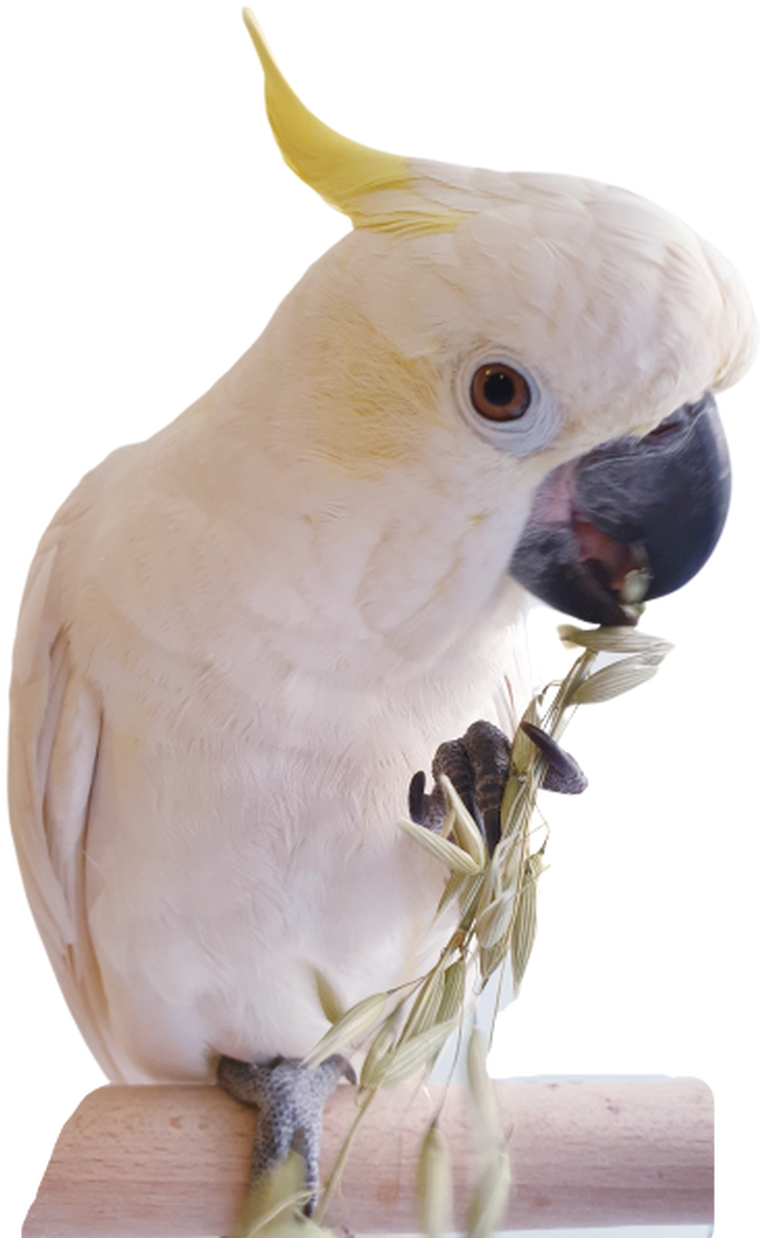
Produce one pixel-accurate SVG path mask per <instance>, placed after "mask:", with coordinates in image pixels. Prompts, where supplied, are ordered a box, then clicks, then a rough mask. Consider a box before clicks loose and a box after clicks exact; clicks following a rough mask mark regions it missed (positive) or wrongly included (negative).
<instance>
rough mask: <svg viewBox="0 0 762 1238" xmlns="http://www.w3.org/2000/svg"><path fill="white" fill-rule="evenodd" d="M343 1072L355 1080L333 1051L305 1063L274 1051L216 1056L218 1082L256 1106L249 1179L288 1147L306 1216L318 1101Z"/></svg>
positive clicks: (316, 1165) (315, 1174)
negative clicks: (297, 1168) (269, 1055)
mask: <svg viewBox="0 0 762 1238" xmlns="http://www.w3.org/2000/svg"><path fill="white" fill-rule="evenodd" d="M342 1076H344V1077H345V1078H347V1079H349V1081H350V1083H356V1079H355V1073H354V1071H353V1070H352V1067H351V1066H350V1065H349V1062H348V1061H347V1060H346V1058H344V1057H342V1056H341V1055H340V1054H338V1053H334V1054H332V1055H331V1057H329V1058H326V1060H325V1061H324V1062H321V1063H320V1065H319V1066H315V1067H314V1068H312V1069H310V1068H308V1067H306V1066H303V1065H302V1063H301V1062H300V1061H299V1060H298V1059H296V1058H285V1057H277V1058H274V1059H273V1061H271V1062H268V1063H267V1064H261V1063H257V1062H241V1061H239V1060H238V1059H236V1058H232V1057H224V1056H223V1057H221V1058H220V1061H219V1065H218V1067H217V1082H218V1083H219V1085H220V1087H222V1088H224V1090H225V1091H226V1092H227V1093H228V1094H229V1095H230V1096H232V1097H233V1099H234V1100H237V1101H239V1102H240V1103H241V1104H243V1105H249V1106H250V1107H251V1108H254V1109H256V1110H257V1112H258V1114H259V1120H258V1122H257V1132H256V1137H255V1142H254V1148H253V1150H252V1155H251V1177H252V1181H256V1179H258V1178H260V1177H262V1176H263V1175H264V1174H266V1173H267V1172H268V1171H269V1170H270V1169H272V1168H274V1166H275V1165H276V1164H277V1163H278V1161H281V1160H283V1159H284V1157H286V1156H287V1155H288V1153H289V1152H290V1151H291V1149H292V1148H293V1149H294V1151H296V1152H298V1153H299V1155H300V1156H301V1157H302V1158H303V1160H304V1177H305V1186H306V1189H307V1190H308V1191H309V1192H310V1199H309V1200H308V1202H307V1203H306V1204H305V1207H304V1211H305V1213H306V1215H307V1216H311V1214H312V1211H313V1209H314V1207H315V1203H316V1201H317V1193H318V1186H319V1182H320V1137H321V1134H322V1119H323V1107H324V1105H325V1102H326V1101H327V1100H328V1097H329V1096H330V1095H331V1094H332V1093H333V1092H334V1091H335V1089H336V1087H337V1085H338V1082H339V1079H340V1078H341V1077H342Z"/></svg>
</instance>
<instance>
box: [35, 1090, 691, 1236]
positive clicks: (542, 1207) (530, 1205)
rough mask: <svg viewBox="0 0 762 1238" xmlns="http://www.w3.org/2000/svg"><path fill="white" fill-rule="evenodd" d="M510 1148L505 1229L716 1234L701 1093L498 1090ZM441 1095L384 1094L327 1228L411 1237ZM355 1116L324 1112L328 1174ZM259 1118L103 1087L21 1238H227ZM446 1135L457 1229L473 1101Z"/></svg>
mask: <svg viewBox="0 0 762 1238" xmlns="http://www.w3.org/2000/svg"><path fill="white" fill-rule="evenodd" d="M496 1086H497V1090H498V1095H499V1099H500V1104H501V1107H502V1110H503V1113H504V1115H505V1120H506V1125H508V1126H511V1127H512V1129H513V1133H512V1135H511V1140H510V1155H511V1165H512V1171H513V1188H512V1193H511V1202H510V1209H509V1215H508V1217H507V1218H506V1227H507V1228H513V1229H522V1228H547V1229H552V1228H555V1227H562V1226H570V1227H574V1226H582V1225H591V1226H595V1225H599V1226H601V1225H636V1224H641V1225H648V1224H658V1223H662V1224H674V1225H677V1224H689V1223H699V1222H708V1221H710V1220H711V1216H712V1188H713V1172H712V1160H713V1123H712V1110H713V1105H712V1095H711V1092H710V1091H709V1088H708V1087H707V1086H706V1084H704V1083H702V1082H701V1081H699V1080H696V1079H650V1078H649V1079H630V1078H625V1079H619V1078H612V1079H602V1078H594V1079H581V1080H567V1079H559V1080H548V1079H536V1080H516V1081H505V1082H500V1083H498V1084H497V1085H496ZM440 1096H441V1088H440V1087H434V1086H432V1087H429V1088H414V1087H410V1086H402V1087H400V1088H398V1089H397V1090H396V1091H394V1092H390V1093H388V1094H386V1093H382V1094H379V1096H378V1098H377V1099H376V1101H375V1103H374V1104H373V1105H372V1106H371V1109H370V1111H369V1114H368V1116H367V1117H366V1120H365V1123H364V1125H363V1126H362V1127H361V1130H360V1133H359V1135H358V1138H357V1142H356V1145H355V1147H354V1150H353V1152H352V1154H351V1156H350V1160H349V1163H348V1165H347V1169H346V1172H345V1175H344V1181H343V1186H342V1189H341V1191H340V1193H339V1196H338V1197H337V1199H336V1200H335V1202H334V1205H333V1208H332V1215H331V1217H330V1218H329V1220H330V1221H331V1222H332V1223H333V1224H335V1225H341V1224H345V1225H347V1226H348V1227H349V1228H350V1229H351V1230H353V1231H354V1232H358V1231H360V1232H364V1233H372V1232H385V1233H400V1232H408V1233H409V1232H411V1231H414V1230H415V1229H416V1228H417V1225H418V1218H417V1200H416V1168H417V1160H418V1150H419V1147H420V1141H421V1138H422V1135H423V1133H424V1131H425V1129H426V1127H427V1125H428V1123H429V1121H430V1119H431V1116H432V1114H433V1112H434V1111H435V1109H436V1106H437V1103H438V1101H439V1098H440ZM354 1113H355V1097H354V1090H353V1089H352V1088H349V1087H342V1088H340V1090H339V1092H338V1093H337V1094H336V1095H335V1096H334V1097H333V1098H332V1100H331V1101H330V1102H329V1104H328V1107H327V1109H326V1121H325V1135H324V1143H323V1170H324V1173H326V1174H327V1173H328V1171H329V1169H330V1167H331V1164H332V1162H333V1160H334V1158H335V1156H336V1153H337V1150H338V1148H339V1146H340V1144H341V1141H342V1139H343V1136H344V1134H345V1132H346V1130H347V1128H348V1126H349V1124H350V1122H351V1120H352V1117H353V1115H354ZM255 1121H256V1117H255V1115H254V1114H253V1113H252V1112H251V1111H249V1110H246V1109H244V1108H242V1107H241V1106H239V1105H237V1104H236V1103H235V1102H234V1101H232V1100H230V1099H229V1098H228V1097H227V1096H225V1095H223V1094H222V1093H221V1092H219V1091H218V1090H217V1089H216V1088H213V1087H118V1086H111V1087H104V1088H99V1089H98V1091H96V1092H92V1093H91V1094H90V1095H89V1096H87V1097H86V1098H85V1100H84V1101H83V1102H82V1104H81V1105H80V1106H79V1108H78V1109H77V1111H76V1112H75V1113H74V1114H73V1116H72V1117H71V1118H70V1119H69V1121H68V1122H67V1123H66V1125H65V1127H64V1129H63V1131H62V1132H61V1135H60V1137H59V1139H58V1142H57V1144H56V1147H55V1150H54V1152H53V1156H52V1158H51V1161H50V1164H49V1166H48V1169H47V1172H46V1173H45V1176H44V1178H43V1181H42V1183H41V1185H40V1189H39V1192H38V1195H37V1198H36V1200H35V1202H34V1204H33V1205H32V1208H31V1210H30V1212H29V1215H28V1217H27V1220H26V1224H25V1226H24V1230H23V1236H24V1238H133V1236H134V1238H138V1236H141V1238H170V1236H174V1238H208V1236H211V1235H221V1234H225V1233H227V1232H228V1231H229V1230H230V1228H231V1226H232V1224H233V1222H234V1220H235V1217H236V1215H237V1212H238V1210H239V1208H240V1206H241V1203H242V1201H243V1198H244V1193H245V1189H246V1180H247V1172H248V1159H249V1151H250V1147H251V1141H252V1133H253V1130H254V1123H255ZM441 1129H442V1131H443V1133H444V1135H445V1138H446V1139H447V1141H448V1144H449V1147H450V1152H451V1156H452V1160H453V1172H454V1181H455V1195H456V1220H457V1218H458V1213H459V1212H460V1213H461V1215H462V1207H463V1204H464V1202H465V1199H466V1197H467V1194H468V1192H469V1190H470V1188H471V1186H472V1185H473V1182H474V1180H475V1178H476V1176H477V1174H478V1163H477V1161H476V1158H475V1152H474V1148H473V1138H472V1133H471V1126H470V1122H469V1110H468V1096H467V1092H466V1089H465V1088H464V1087H461V1086H458V1085H453V1086H451V1087H450V1089H449V1094H448V1097H447V1103H446V1105H445V1109H444V1113H443V1116H442V1122H441Z"/></svg>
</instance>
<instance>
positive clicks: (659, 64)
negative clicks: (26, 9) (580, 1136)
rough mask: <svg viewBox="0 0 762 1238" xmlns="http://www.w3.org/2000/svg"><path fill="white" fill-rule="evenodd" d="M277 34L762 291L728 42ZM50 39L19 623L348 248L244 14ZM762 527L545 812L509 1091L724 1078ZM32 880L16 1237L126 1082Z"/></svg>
mask: <svg viewBox="0 0 762 1238" xmlns="http://www.w3.org/2000/svg"><path fill="white" fill-rule="evenodd" d="M262 2H263V0H262ZM496 12H497V11H496ZM183 14H186V15H187V16H186V17H183ZM93 17H94V21H95V24H94V25H92V20H93ZM263 19H265V21H266V22H267V25H268V28H270V31H271V35H272V37H273V41H275V42H276V46H277V47H278V51H280V52H281V54H282V58H283V61H285V63H286V66H287V67H288V69H289V72H291V74H292V77H293V78H294V80H296V82H297V83H298V85H299V88H301V89H302V92H303V93H304V95H306V98H307V99H308V100H309V102H310V103H312V104H313V105H314V106H315V108H317V109H318V110H320V111H322V113H323V114H324V115H327V116H328V118H329V119H332V120H333V121H335V123H336V124H339V125H341V126H343V128H345V129H348V130H350V131H353V132H356V134H357V135H360V136H362V137H365V139H369V140H375V141H379V142H382V144H385V145H390V146H401V147H403V149H411V150H418V151H428V152H434V154H438V155H445V156H452V157H458V158H468V160H471V161H484V162H492V163H521V162H522V161H526V162H527V163H531V165H537V166H560V167H567V168H576V170H584V171H588V172H595V173H600V175H604V176H609V177H611V178H615V180H621V181H623V182H626V183H630V184H633V186H636V187H638V188H641V189H643V191H646V192H649V193H652V194H653V196H654V197H657V198H659V199H661V201H663V202H667V203H668V204H669V206H670V207H673V208H674V209H675V210H677V212H679V213H680V214H684V215H687V217H688V218H689V219H690V220H693V222H694V223H696V224H698V225H699V227H700V228H701V229H703V230H704V232H706V233H708V234H709V235H710V236H714V238H716V239H717V241H719V243H720V244H721V245H722V246H724V248H725V249H726V250H729V251H730V253H731V254H732V255H734V256H735V258H737V259H738V261H741V264H742V265H743V267H745V270H746V274H747V276H748V280H750V284H751V286H752V287H755V286H756V287H757V288H760V287H762V275H761V272H760V270H758V267H760V249H758V244H757V241H756V227H757V208H756V202H755V189H753V188H752V186H753V183H755V178H756V172H755V171H753V168H751V170H750V168H747V163H746V145H745V144H746V139H745V128H743V124H742V123H741V120H742V114H743V106H742V102H740V98H738V89H740V87H738V79H740V77H741V76H742V74H741V69H740V67H738V62H737V61H736V62H735V63H734V72H732V77H731V78H727V79H726V78H724V77H722V72H721V66H722V52H724V47H722V35H721V33H719V35H717V36H716V41H717V42H716V47H715V56H716V63H717V66H719V68H717V77H716V80H714V83H713V84H711V85H710V84H709V83H708V80H706V79H705V78H704V79H703V80H699V79H698V78H696V76H695V74H691V73H690V72H689V68H690V66H687V64H685V63H684V62H683V63H682V71H680V72H679V73H675V72H674V67H675V66H674V61H670V59H669V53H668V48H667V47H664V46H662V47H654V46H653V45H652V42H651V41H649V40H648V38H647V35H646V32H638V31H632V47H631V48H630V52H633V51H635V48H636V47H637V46H638V43H640V40H642V45H641V46H642V50H643V54H642V57H641V58H640V59H638V61H637V62H636V61H635V59H633V61H632V63H631V62H630V59H628V57H627V56H626V54H622V47H621V43H620V41H617V45H616V47H614V46H611V47H607V45H606V42H605V40H604V43H602V45H600V42H599V46H600V47H602V51H601V52H600V54H596V56H595V57H593V56H591V54H590V53H589V52H588V51H586V47H588V45H586V41H585V31H584V28H581V27H580V26H579V24H576V25H574V26H572V25H569V26H563V25H562V24H560V20H558V21H557V20H555V19H554V21H555V26H554V28H553V30H552V31H548V30H546V28H543V27H544V25H547V24H546V22H541V21H539V20H538V21H536V22H533V21H532V20H528V21H526V22H524V24H523V25H517V24H516V20H515V17H513V15H511V16H508V15H507V14H506V12H505V11H503V10H502V9H501V10H500V11H499V15H495V14H494V12H492V11H491V10H489V9H485V7H484V6H481V7H479V6H476V7H473V9H468V10H463V12H461V14H459V15H458V17H456V19H448V17H444V16H442V15H438V10H435V9H433V7H430V6H428V5H427V6H418V7H417V6H414V5H405V6H396V5H390V6H386V7H385V9H383V16H382V20H377V21H375V24H372V25H371V24H369V25H364V26H362V28H361V30H360V28H354V27H353V24H351V21H350V19H348V17H345V16H344V15H343V14H340V12H336V14H330V12H328V11H327V10H324V9H318V7H315V9H314V10H313V11H307V10H306V9H304V7H303V6H299V9H298V16H297V15H296V10H294V11H293V12H289V6H288V5H280V6H275V5H272V4H270V5H268V6H267V7H265V10H263ZM372 20H374V19H369V22H371V21H372ZM37 22H38V19H36V17H35V19H33V24H32V19H31V17H30V26H28V28H26V30H25V32H24V36H22V37H21V38H20V41H19V46H17V48H16V56H17V57H19V61H20V64H21V68H22V78H24V82H25V85H24V87H22V88H20V93H19V105H17V115H16V118H15V121H16V128H15V144H14V147H12V158H14V160H15V161H16V166H17V168H19V172H17V176H15V178H14V183H12V189H11V199H12V201H11V207H12V208H14V213H15V218H16V224H15V228H14V234H12V236H14V241H15V243H16V244H15V245H14V246H12V250H14V258H12V261H14V262H17V280H16V282H15V285H14V292H12V317H14V324H12V335H11V339H12V342H14V343H12V348H14V355H12V359H11V365H10V368H9V371H7V387H6V390H7V391H9V392H10V395H11V401H10V417H9V418H7V422H6V423H7V426H9V435H10V436H11V447H12V449H11V453H10V454H9V453H6V478H7V483H9V489H7V493H6V531H7V540H6V545H5V553H4V577H5V583H6V591H7V604H6V608H5V614H6V615H7V624H9V626H10V623H11V617H12V607H14V597H15V592H16V588H17V581H19V578H20V576H21V572H22V569H24V565H25V561H26V557H27V555H28V551H30V548H31V545H32V541H33V539H35V536H36V534H37V531H38V529H40V526H41V525H42V522H43V521H45V519H46V516H47V514H48V511H49V510H51V508H52V506H53V504H54V503H56V501H57V499H58V498H59V496H61V494H62V493H63V491H64V490H66V489H67V488H68V485H69V484H71V483H72V480H73V479H74V478H75V477H77V474H78V473H79V472H80V470H82V469H83V468H84V467H87V465H88V464H89V463H90V462H92V461H94V459H95V458H96V457H98V456H100V454H101V453H103V451H105V449H106V448H108V447H109V444H111V443H113V442H116V441H120V439H124V438H134V437H137V436H140V435H143V433H146V432H147V431H148V430H151V428H152V427H153V426H156V425H157V423H158V422H161V421H163V420H165V418H166V417H168V416H169V415H171V413H172V412H173V411H174V410H176V409H178V407H179V406H181V405H182V404H183V402H186V401H187V400H188V399H189V397H191V396H192V395H193V394H194V392H197V391H198V390H199V389H200V387H202V386H203V385H204V384H207V383H208V381H209V380H210V379H212V378H213V375H214V374H215V373H216V371H219V369H220V368H221V366H223V365H225V363H226V361H229V360H230V358H231V357H233V355H235V353H236V352H238V350H239V349H240V348H241V347H242V345H244V344H245V343H246V340H247V339H249V338H250V337H251V335H252V334H254V333H255V332H256V329H257V327H259V326H260V323H261V322H262V319H263V317H265V314H266V313H267V311H268V308H270V307H271V305H272V302H273V301H275V300H276V297H277V296H278V295H280V293H281V292H282V291H283V288H285V287H286V286H287V285H288V284H289V281H291V280H292V279H293V277H294V276H296V275H297V272H298V271H299V269H301V267H302V266H303V265H304V264H306V262H307V261H308V260H309V259H310V258H312V256H313V255H314V254H315V253H317V251H318V250H319V249H320V248H322V246H323V245H325V244H327V243H328V241H329V240H330V239H332V238H333V236H335V235H336V234H338V233H340V232H341V230H343V229H344V227H345V225H344V223H343V222H341V220H339V219H336V218H335V217H333V215H332V214H329V213H328V212H327V210H324V209H322V208H320V206H319V204H318V203H317V202H315V199H314V198H312V197H310V196H309V194H307V193H306V192H304V191H303V189H302V188H299V187H298V186H297V184H296V182H294V181H292V180H291V177H289V176H287V175H286V173H285V172H283V170H282V168H281V167H280V166H278V163H277V161H276V158H275V156H273V154H272V150H271V147H270V145H268V140H267V136H266V134H265V130H263V126H262V123H261V119H260V113H259V104H257V79H256V72H255V68H254V64H252V62H251V58H250V53H249V51H247V48H246V45H245V42H244V38H242V35H241V32H240V28H239V26H238V22H236V15H235V6H231V5H209V6H189V7H188V9H187V10H186V9H183V7H182V6H177V5H172V6H169V7H167V9H161V10H157V11H152V12H151V14H150V17H146V15H145V14H141V11H140V10H130V9H129V7H125V9H120V10H119V11H118V10H108V9H106V10H103V11H100V12H98V14H95V11H94V10H90V16H89V17H88V19H87V21H85V19H84V17H83V16H82V15H80V14H78V12H75V11H72V10H67V11H66V14H64V11H63V10H52V11H49V12H48V19H47V22H46V24H45V25H42V24H37ZM734 54H735V53H734ZM710 132H711V134H713V135H714V136H713V137H711V140H710V137H709V135H710ZM758 390H760V386H758V379H757V380H756V381H753V383H751V384H748V385H747V386H746V387H743V389H742V390H741V391H740V392H737V394H736V395H735V396H732V397H730V399H729V400H727V402H726V410H727V416H729V421H730V425H731V430H732V436H734V441H735V444H736V449H737V454H738V457H740V459H741V462H743V461H746V462H750V459H751V449H750V444H748V443H746V442H745V439H746V438H747V437H748V431H747V426H748V423H750V420H752V410H753V409H756V402H758V399H760V396H758ZM747 467H748V463H747ZM742 494H743V491H742ZM747 495H748V490H746V496H747ZM750 519H751V517H750V515H748V499H747V500H746V504H745V503H743V499H742V500H741V505H740V508H738V513H737V516H736V520H735V524H734V529H732V534H731V536H730V541H729V543H727V546H726V547H724V548H722V551H721V553H720V555H719V557H717V561H716V562H715V563H714V565H713V566H711V567H710V568H709V571H708V573H706V574H705V577H703V578H701V579H700V581H699V582H698V583H696V584H694V586H693V587H691V589H689V591H688V592H687V593H685V594H684V595H683V597H678V598H674V599H670V600H669V602H666V603H663V604H659V605H658V607H656V608H653V610H652V612H651V614H649V618H648V619H647V621H646V624H647V625H648V626H651V628H653V629H656V630H659V631H664V633H667V634H669V635H672V636H674V638H675V639H678V640H679V641H682V645H683V647H682V650H680V651H679V654H678V655H677V656H675V657H674V659H673V660H672V661H670V662H669V665H668V667H667V670H666V672H664V675H663V676H662V678H661V680H659V681H658V683H656V685H653V686H651V687H649V688H647V690H646V691H644V692H641V693H638V695H636V696H635V697H633V698H631V699H628V701H626V702H622V703H620V704H616V706H612V707H609V708H607V709H599V711H594V712H590V713H588V714H585V716H584V717H583V718H581V719H580V721H579V722H578V723H576V725H575V728H574V730H573V732H572V734H570V737H569V743H570V745H572V747H573V748H574V749H575V750H576V751H578V753H579V754H580V756H581V759H583V761H584V763H585V765H586V768H588V769H589V771H590V773H591V775H593V777H594V780H595V785H594V789H593V790H591V791H590V794H589V795H588V797H586V799H585V800H583V801H581V802H578V803H562V802H558V801H549V802H548V805H547V807H548V811H549V813H550V816H552V817H553V818H554V822H555V827H557V841H555V844H554V860H555V863H557V865H558V868H557V870H555V872H554V873H553V874H552V875H550V877H549V879H548V881H547V901H546V916H544V937H543V941H542V946H541V948H539V953H538V956H537V962H536V966H534V968H533V972H532V976H531V979H529V985H528V990H527V998H526V999H524V1000H522V1002H521V1003H520V1004H518V1005H517V1006H516V1008H515V1009H513V1010H512V1011H511V1014H510V1016H508V1018H507V1019H506V1020H503V1025H502V1032H501V1040H500V1045H499V1049H497V1054H496V1056H495V1060H494V1066H495V1067H496V1068H500V1070H503V1071H507V1070H531V1068H534V1067H542V1066H546V1067H563V1066H574V1067H578V1068H579V1067H590V1068H605V1067H609V1068H617V1067H667V1068H674V1070H696V1071H701V1072H703V1073H705V1075H708V1076H709V1077H710V1078H711V1080H713V1082H715V1083H719V1078H720V1072H721V1065H722V1063H721V1061H720V1060H719V1058H717V1056H716V1049H715V1041H716V1031H715V1026H716V1019H717V1006H719V1004H720V1003H721V1000H722V997H724V968H725V966H726V962H727V958H729V954H730V950H731V948H732V947H731V941H732V938H731V936H730V933H729V929H730V924H731V920H732V916H731V914H730V912H729V911H727V910H725V911H722V909H721V903H722V901H725V900H729V898H730V896H731V893H732V886H731V880H734V879H735V872H736V865H735V863H734V864H731V862H730V857H729V851H730V848H729V842H730V838H731V837H732V834H734V832H735V829H737V825H736V821H735V817H734V816H732V803H734V799H732V797H734V795H735V794H736V786H735V782H736V780H737V771H736V769H735V766H734V764H732V761H731V760H730V754H731V751H732V748H734V744H735V743H736V738H735V730H736V727H737V724H736V722H735V721H734V719H735V717H736V711H737V709H738V706H740V701H741V697H742V683H741V680H740V678H738V671H740V667H741V657H742V652H741V651H742V645H743V643H745V641H746V639H747V626H748V624H750V619H751V615H752V613H751V610H750V607H748V599H747V597H746V594H745V588H743V586H745V578H743V567H745V562H743V558H742V551H741V547H742V537H743V530H745V527H746V529H747V530H748V521H750ZM549 625H550V619H549V618H548V617H538V619H537V620H536V623H534V635H536V643H537V649H538V654H539V659H541V661H542V662H543V665H544V667H546V672H547V673H552V672H554V671H558V670H560V669H562V666H563V665H564V657H563V655H560V654H559V651H558V650H557V649H554V646H553V645H552V641H550V638H549V635H548V633H549ZM729 836H730V837H729ZM4 873H5V877H6V895H7V896H6V900H5V906H6V907H7V915H9V924H10V926H11V932H10V936H9V937H7V938H6V941H10V948H9V951H7V952H6V954H5V959H6V966H7V973H6V974H7V978H9V983H7V988H6V993H7V994H9V995H10V994H12V1004H11V1005H10V1008H9V1009H7V1011H6V1018H5V1021H4V1028H5V1034H6V1044H5V1061H6V1065H9V1066H10V1067H11V1071H12V1076H14V1080H15V1081H16V1082H17V1083H24V1084H25V1088H24V1093H22V1096H21V1093H20V1096H21V1098H20V1099H19V1101H17V1102H16V1104H17V1113H16V1114H15V1117H16V1118H17V1124H16V1127H15V1135H14V1139H12V1141H11V1154H10V1155H12V1156H16V1158H17V1165H12V1164H11V1166H10V1174H9V1175H7V1176H6V1181H7V1182H10V1184H12V1187H14V1192H15V1196H16V1203H15V1207H12V1208H11V1211H12V1213H14V1216H16V1214H17V1212H19V1208H20V1207H21V1206H22V1205H24V1202H25V1201H26V1198H27V1197H28V1191H30V1188H31V1185H32V1181H33V1177H35V1174H36V1171H37V1169H38V1166H40V1165H41V1162H42V1159H43V1156H45V1153H46V1148H47V1144H48V1140H49V1139H51V1136H52V1134H53V1130H54V1127H56V1124H57V1123H58V1122H59V1120H61V1118H62V1117H63V1115H64V1113H66V1112H67V1110H68V1109H69V1108H71V1106H72V1104H73V1103H74V1102H75V1099H77V1097H78V1096H79V1094H80V1093H82V1092H83V1091H84V1089H85V1088H87V1087H89V1086H90V1084H92V1083H93V1082H95V1081H96V1078H98V1076H96V1071H95V1068H94V1066H93V1065H92V1063H90V1062H89V1060H88V1058H87V1056H85V1055H84V1052H83V1051H82V1049H80V1046H79V1045H78V1041H77V1037H75V1034H74V1032H73V1031H72V1029H71V1026H69V1025H68V1023H67V1019H66V1015H64V1013H63V1011H62V1009H61V1006H59V1004H58V1002H57V998H56V995H54V992H53V988H52V985H51V983H49V980H48V978H47V974H46V972H45V967H43V963H42V959H41V956H40V953H38V950H37V946H36V943H35V940H33V937H32V935H31V932H30V930H28V927H27V925H26V922H25V919H24V912H22V909H21V904H20V901H19V896H17V893H16V888H15V880H14V875H12V870H11V865H10V863H6V864H5V868H4ZM726 907H727V904H726ZM6 1155H9V1154H7V1153H6Z"/></svg>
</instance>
